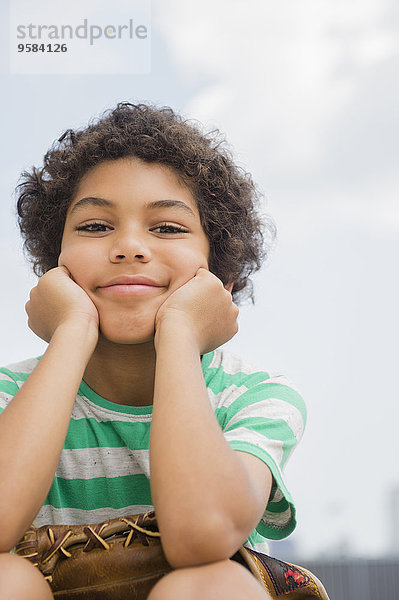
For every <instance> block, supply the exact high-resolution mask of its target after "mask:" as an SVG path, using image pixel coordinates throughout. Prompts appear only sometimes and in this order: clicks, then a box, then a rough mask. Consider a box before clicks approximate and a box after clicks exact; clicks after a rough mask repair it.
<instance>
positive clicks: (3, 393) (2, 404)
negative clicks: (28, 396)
mask: <svg viewBox="0 0 399 600" xmlns="http://www.w3.org/2000/svg"><path fill="white" fill-rule="evenodd" d="M18 390H19V387H18V384H17V382H16V381H15V379H14V377H13V373H11V371H9V370H8V369H5V368H2V369H0V413H1V412H2V411H3V410H4V409H5V408H6V406H7V405H8V404H9V403H10V401H11V400H12V399H13V397H14V396H15V394H16V393H17V392H18Z"/></svg>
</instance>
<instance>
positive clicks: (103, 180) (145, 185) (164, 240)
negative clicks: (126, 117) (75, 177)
mask: <svg viewBox="0 0 399 600" xmlns="http://www.w3.org/2000/svg"><path fill="white" fill-rule="evenodd" d="M208 258H209V242H208V239H207V237H206V235H205V232H204V230H203V229H202V226H201V222H200V216H199V212H198V209H197V205H196V202H195V200H194V197H193V196H192V194H191V192H190V191H189V189H188V188H187V187H186V186H184V185H183V184H182V183H181V182H180V180H179V179H178V178H177V176H176V175H175V173H174V172H173V171H172V170H171V169H169V168H168V167H166V166H164V165H159V164H156V163H145V162H143V161H140V160H138V159H119V160H116V161H109V162H104V163H101V164H99V165H97V166H96V167H94V168H93V169H91V170H90V171H89V172H88V173H87V174H86V175H85V176H84V177H83V178H82V180H81V181H80V184H79V187H78V190H77V192H76V195H75V196H74V198H73V200H72V202H71V205H70V207H69V209H68V212H67V217H66V221H65V228H64V233H63V238H62V246H61V254H60V258H59V264H60V265H65V266H66V267H67V268H68V269H69V271H70V272H71V275H72V277H73V279H74V280H75V281H76V283H77V284H78V285H79V286H80V287H82V288H83V289H84V290H85V292H86V293H87V294H88V296H89V297H90V298H91V300H92V301H93V303H94V304H95V306H96V308H97V310H98V313H99V317H100V330H101V333H102V335H103V336H104V337H105V338H107V339H108V340H110V341H113V342H116V343H122V344H135V343H143V342H147V341H150V340H151V339H152V337H153V335H154V321H155V315H156V313H157V310H158V308H159V307H160V306H161V304H162V303H163V302H164V301H165V300H166V299H167V298H168V297H169V296H170V294H171V293H172V292H173V291H175V290H176V289H177V288H179V287H180V286H182V285H183V284H185V283H186V282H187V281H189V280H190V279H191V278H192V277H193V276H194V275H195V273H196V272H197V270H198V269H199V268H200V267H204V268H206V269H207V268H208ZM136 277H137V279H135V278H136ZM124 278H125V279H124ZM140 278H142V279H140ZM143 284H144V285H143Z"/></svg>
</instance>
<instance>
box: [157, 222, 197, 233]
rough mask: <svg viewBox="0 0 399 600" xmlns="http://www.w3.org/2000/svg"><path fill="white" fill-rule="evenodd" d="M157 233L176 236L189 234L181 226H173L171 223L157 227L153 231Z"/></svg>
mask: <svg viewBox="0 0 399 600" xmlns="http://www.w3.org/2000/svg"><path fill="white" fill-rule="evenodd" d="M151 231H154V232H155V233H166V234H172V235H173V234H176V233H188V229H186V228H185V227H182V226H181V225H172V224H171V223H162V224H161V225H158V226H157V227H154V228H153V229H151Z"/></svg>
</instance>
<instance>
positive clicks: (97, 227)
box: [76, 222, 111, 233]
mask: <svg viewBox="0 0 399 600" xmlns="http://www.w3.org/2000/svg"><path fill="white" fill-rule="evenodd" d="M109 229H111V227H109V225H106V224H105V223H99V222H96V223H87V224H86V225H79V226H78V227H76V231H87V232H88V233H105V232H106V231H107V230H109Z"/></svg>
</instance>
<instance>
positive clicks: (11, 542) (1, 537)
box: [0, 523, 20, 553]
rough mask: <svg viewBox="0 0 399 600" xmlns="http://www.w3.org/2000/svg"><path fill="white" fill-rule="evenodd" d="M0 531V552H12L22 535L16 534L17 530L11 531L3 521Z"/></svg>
mask: <svg viewBox="0 0 399 600" xmlns="http://www.w3.org/2000/svg"><path fill="white" fill-rule="evenodd" d="M0 532H1V533H0V553H4V552H11V550H12V549H13V548H14V546H15V545H16V544H17V542H18V541H19V539H20V537H18V535H15V532H13V531H10V530H9V528H8V527H6V526H4V524H3V523H0Z"/></svg>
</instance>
